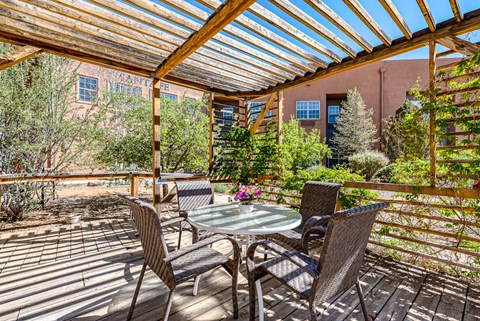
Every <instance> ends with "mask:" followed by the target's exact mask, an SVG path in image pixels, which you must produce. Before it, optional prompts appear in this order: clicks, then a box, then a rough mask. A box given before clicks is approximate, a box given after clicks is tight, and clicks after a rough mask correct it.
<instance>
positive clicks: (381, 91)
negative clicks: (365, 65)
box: [379, 67, 385, 137]
mask: <svg viewBox="0 0 480 321" xmlns="http://www.w3.org/2000/svg"><path fill="white" fill-rule="evenodd" d="M379 71H380V137H382V135H383V104H384V94H383V88H384V80H385V67H381V68H380V70H379Z"/></svg>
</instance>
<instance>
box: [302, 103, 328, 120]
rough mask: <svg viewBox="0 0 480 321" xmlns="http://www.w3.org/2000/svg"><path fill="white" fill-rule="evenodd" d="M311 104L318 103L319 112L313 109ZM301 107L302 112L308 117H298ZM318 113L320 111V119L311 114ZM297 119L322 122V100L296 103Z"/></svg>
mask: <svg viewBox="0 0 480 321" xmlns="http://www.w3.org/2000/svg"><path fill="white" fill-rule="evenodd" d="M311 103H318V110H317V109H311V108H310V104H311ZM299 104H305V106H299ZM299 107H302V109H300V111H302V112H305V113H306V117H298V112H299ZM313 111H315V112H317V111H318V117H312V116H311V114H310V113H311V112H313ZM302 114H303V113H302ZM295 117H296V118H297V119H298V120H320V119H321V117H322V116H321V103H320V100H297V101H296V102H295Z"/></svg>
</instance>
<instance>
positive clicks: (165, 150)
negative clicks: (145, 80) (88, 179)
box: [95, 90, 209, 172]
mask: <svg viewBox="0 0 480 321" xmlns="http://www.w3.org/2000/svg"><path fill="white" fill-rule="evenodd" d="M99 105H100V106H101V107H102V113H101V115H99V118H101V119H103V125H102V127H101V128H99V129H97V132H98V133H99V135H98V136H99V138H100V139H99V145H98V146H97V148H96V150H97V153H96V156H95V159H96V160H97V161H98V162H99V164H100V165H101V166H103V167H110V168H112V169H141V170H150V169H151V167H152V103H151V101H149V100H148V99H145V98H143V97H141V96H140V95H136V94H135V93H133V92H130V93H129V92H123V91H115V90H111V91H107V92H105V93H103V95H102V99H101V100H100V102H99ZM160 105H161V112H160V115H161V116H160V136H161V140H160V152H161V165H162V168H163V170H164V171H172V172H175V171H178V170H180V169H184V170H188V171H192V172H206V170H207V166H208V134H209V131H208V128H209V118H208V116H207V115H206V114H205V113H204V112H203V109H204V107H205V102H204V101H203V100H190V99H188V98H183V99H182V100H181V101H179V102H177V101H172V100H169V99H163V98H162V99H161V103H160Z"/></svg>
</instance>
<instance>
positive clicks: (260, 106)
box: [250, 101, 272, 120]
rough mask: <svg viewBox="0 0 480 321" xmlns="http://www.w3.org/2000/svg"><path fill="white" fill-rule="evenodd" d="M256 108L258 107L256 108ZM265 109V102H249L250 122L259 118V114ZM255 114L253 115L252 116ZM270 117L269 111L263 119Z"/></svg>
mask: <svg viewBox="0 0 480 321" xmlns="http://www.w3.org/2000/svg"><path fill="white" fill-rule="evenodd" d="M256 106H258V107H256ZM264 107H265V102H264V101H252V102H250V120H255V119H257V118H258V116H260V112H261V111H262V110H263V108H264ZM252 113H255V114H252ZM270 116H272V112H271V111H269V112H268V113H267V115H266V116H265V117H270Z"/></svg>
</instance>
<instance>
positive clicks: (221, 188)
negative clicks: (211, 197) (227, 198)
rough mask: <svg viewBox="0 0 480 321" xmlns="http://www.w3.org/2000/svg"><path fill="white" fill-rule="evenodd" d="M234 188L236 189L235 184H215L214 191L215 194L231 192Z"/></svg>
mask: <svg viewBox="0 0 480 321" xmlns="http://www.w3.org/2000/svg"><path fill="white" fill-rule="evenodd" d="M233 188H234V185H233V184H224V183H218V184H213V190H214V191H215V193H225V192H229V191H230V190H231V189H233Z"/></svg>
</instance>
